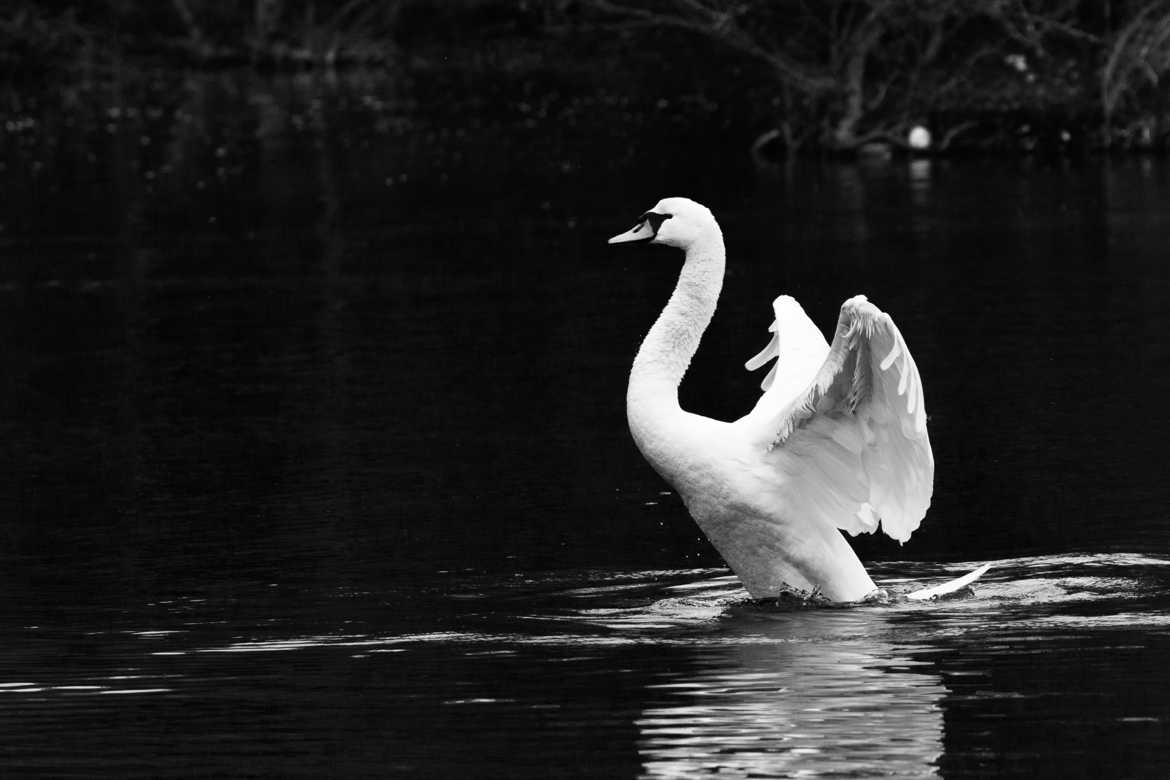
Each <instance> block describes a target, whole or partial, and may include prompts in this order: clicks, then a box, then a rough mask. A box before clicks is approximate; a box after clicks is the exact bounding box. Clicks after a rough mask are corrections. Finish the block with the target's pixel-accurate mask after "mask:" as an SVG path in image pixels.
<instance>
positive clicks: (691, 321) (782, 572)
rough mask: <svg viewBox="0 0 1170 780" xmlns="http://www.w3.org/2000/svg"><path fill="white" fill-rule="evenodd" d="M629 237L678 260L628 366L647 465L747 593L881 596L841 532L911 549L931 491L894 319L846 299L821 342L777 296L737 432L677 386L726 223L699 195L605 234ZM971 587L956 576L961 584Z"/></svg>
mask: <svg viewBox="0 0 1170 780" xmlns="http://www.w3.org/2000/svg"><path fill="white" fill-rule="evenodd" d="M627 242H646V243H651V244H663V245H666V246H671V247H676V248H678V249H681V250H682V251H683V252H684V253H685V260H684V261H683V266H682V271H681V272H680V273H679V278H678V283H677V285H676V286H675V289H674V293H673V294H672V295H671V296H670V300H669V301H668V302H667V304H666V307H665V308H664V309H663V310H662V313H661V314H660V315H659V316H658V319H657V320H656V321H655V322H654V325H653V326H652V327H651V328H650V331H649V333H647V334H646V337H645V339H644V340H643V341H642V346H641V348H640V349H639V350H638V353H637V356H636V357H635V358H634V363H633V366H632V368H631V369H630V379H629V385H628V388H627V391H626V417H627V420H628V422H629V427H630V433H631V434H632V436H633V439H634V442H635V444H636V445H637V447H638V449H639V450H640V451H641V453H642V455H643V456H644V457H645V458H646V460H647V461H648V462H649V463H650V465H651V466H652V467H653V468H654V470H655V471H657V472H658V473H659V475H661V476H662V477H663V478H664V479H665V480H666V481H667V482H669V483H670V484H671V485H672V486H673V487H674V488H675V490H676V491H677V492H678V494H679V496H680V497H681V498H682V500H683V502H684V503H685V504H686V507H687V509H688V511H689V512H690V514H691V516H692V517H693V518H694V519H695V521H696V523H698V525H699V528H700V529H702V531H703V533H704V534H706V536H707V538H708V539H709V540H710V541H711V543H712V544H713V545H714V546H715V548H716V549H717V550H718V551H719V553H720V554H721V555H722V556H723V558H724V560H725V561H726V562H727V564H728V565H729V566H730V567H731V569H732V571H734V572H735V574H736V576H738V577H739V579H740V581H741V582H742V583H743V585H744V588H745V589H746V590H747V591H748V593H749V594H750V595H751V596H752V598H755V599H767V598H774V597H777V596H779V595H781V594H782V593H786V592H792V591H793V590H795V591H798V592H804V593H806V594H820V595H822V596H823V597H825V598H827V599H830V600H832V601H840V602H852V601H861V600H865V599H868V598H874V597H878V596H880V595H881V594H882V591H880V590H879V589H878V587H877V586H876V585H875V584H874V581H873V580H872V579H871V578H870V576H869V574H868V573H867V572H866V570H865V567H864V566H863V565H862V563H861V561H860V560H859V559H858V557H857V554H856V553H855V552H854V551H853V548H852V547H850V545H849V543H848V541H846V539H845V537H844V536H843V535H842V533H841V531H847V532H848V533H850V534H852V535H856V534H858V533H861V532H863V531H864V532H869V533H872V532H874V531H876V530H877V529H878V527H879V525H880V527H881V529H882V531H884V532H885V533H886V534H887V535H888V536H890V537H892V538H893V539H896V540H897V541H899V542H905V541H906V540H908V539H909V538H910V535H911V534H912V533H913V532H914V531H915V530H916V529H917V528H918V525H919V523H920V522H921V521H922V518H923V516H924V515H925V514H926V510H927V507H929V506H930V499H931V494H932V492H933V488H934V456H933V455H932V453H931V449H930V437H929V435H928V433H927V430H926V407H925V401H924V398H923V392H922V378H921V377H920V376H919V373H918V368H917V366H916V365H915V363H914V358H913V357H912V356H911V355H910V350H909V348H908V347H907V346H906V341H905V339H903V338H902V334H901V333H900V332H899V331H898V328H897V326H896V325H895V324H894V321H893V320H892V319H890V317H889V315H888V314H886V313H884V312H882V311H880V310H879V309H878V308H877V307H876V306H874V305H873V304H872V303H870V302H869V301H868V300H866V298H865V296H863V295H858V296H855V297H853V298H850V299H849V300H847V301H845V303H844V304H843V305H842V306H841V313H840V317H839V318H838V320H837V330H836V332H835V333H834V335H833V343H832V345H830V344H828V343H826V341H825V338H824V336H822V335H821V332H820V331H819V330H818V329H817V327H816V326H815V325H814V324H813V322H812V320H810V319H809V317H808V315H806V314H805V312H804V309H802V308H801V306H800V304H798V303H797V302H796V301H795V300H793V299H792V298H791V297H789V296H787V295H781V296H780V297H779V298H776V300H775V301H774V302H773V304H772V309H773V314H774V321H773V323H772V326H771V327H770V328H769V330H770V331H771V333H772V337H771V341H770V342H769V343H768V345H767V346H766V347H765V348H764V349H763V351H761V352H760V353H759V354H758V355H756V356H755V357H753V358H751V359H750V360H748V361H747V364H746V367H747V368H748V370H755V369H758V368H760V367H761V366H763V365H765V364H766V363H768V362H769V361H771V360H773V359H775V360H776V363H775V365H773V366H772V369H771V371H770V372H769V373H768V375H767V376H766V378H765V379H764V381H763V384H762V385H761V388H762V390H763V392H762V394H761V395H760V397H759V400H758V401H757V402H756V405H755V407H754V408H753V409H752V410H751V411H750V412H748V413H747V414H746V415H744V416H743V417H741V418H739V419H738V420H735V421H734V422H722V421H719V420H713V419H711V418H708V417H703V416H701V415H697V414H693V413H691V412H688V411H686V410H684V409H682V408H681V407H680V406H679V402H678V388H679V384H680V383H681V382H682V379H683V375H684V374H685V373H686V370H687V367H688V366H689V365H690V362H691V358H692V357H693V356H694V354H695V351H696V350H697V349H698V346H699V340H700V339H701V338H702V335H703V332H704V331H705V330H706V329H707V325H708V324H709V323H710V322H711V318H712V316H713V315H714V313H715V306H716V303H717V301H718V299H719V292H720V290H721V288H722V286H723V272H724V263H725V255H726V252H725V250H724V245H723V234H722V233H721V231H720V229H719V224H718V223H717V222H716V221H715V217H714V215H712V213H711V211H710V210H708V209H707V208H706V207H705V206H702V205H700V204H699V203H696V202H695V201H693V200H690V199H687V198H665V199H663V200H660V201H658V203H657V204H655V206H654V208H652V209H650V210H649V211H647V212H645V213H644V214H643V215H642V216H641V217H639V218H638V220H637V223H636V224H635V226H634V227H633V228H632V229H630V230H628V231H626V232H624V233H621V234H619V235H616V236H614V237H613V238H611V239H609V243H611V244H620V243H627ZM984 570H985V569H984ZM972 574H975V573H972ZM979 574H982V571H980V572H979ZM977 576H978V575H977V574H975V576H974V577H973V576H972V575H971V574H969V575H967V576H966V577H962V578H959V579H958V580H955V581H954V583H955V585H956V588H958V587H963V586H965V585H966V584H967V583H968V582H970V581H973V579H975V578H977ZM960 582H961V584H959V583H960ZM953 589H955V588H951V589H950V590H953ZM946 592H949V591H948V590H947V586H938V587H935V588H928V589H925V590H923V591H920V592H918V593H917V594H911V597H917V598H927V597H933V596H936V595H941V594H942V593H946Z"/></svg>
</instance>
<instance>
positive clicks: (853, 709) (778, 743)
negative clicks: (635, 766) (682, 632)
mask: <svg viewBox="0 0 1170 780" xmlns="http://www.w3.org/2000/svg"><path fill="white" fill-rule="evenodd" d="M721 629H722V630H723V631H730V632H731V633H733V634H736V635H742V636H744V637H745V639H747V640H748V641H746V642H744V643H743V644H733V645H731V646H721V647H718V648H711V649H709V650H707V651H706V652H705V653H703V654H702V656H701V657H699V658H697V659H696V660H695V663H694V666H693V668H687V669H686V672H685V673H683V674H679V675H677V676H672V675H670V674H669V673H664V674H663V676H662V677H663V679H662V681H661V682H659V683H657V684H655V685H653V686H652V687H653V689H654V691H655V692H656V693H660V694H664V696H662V698H661V699H659V700H657V701H656V703H655V705H654V706H651V707H648V708H647V709H646V710H645V711H644V712H643V714H642V716H641V717H639V718H638V720H637V725H638V729H639V733H640V738H639V740H638V750H639V753H640V754H641V756H642V758H643V761H644V762H645V771H646V773H647V774H648V775H650V776H655V777H696V776H700V775H708V774H718V775H719V776H728V777H778V776H793V775H797V774H799V775H801V776H826V775H833V776H836V775H852V776H862V775H889V776H895V777H921V776H931V775H934V774H936V772H937V767H936V763H937V761H938V757H939V755H940V754H941V753H942V749H943V748H942V729H943V725H942V723H943V720H942V711H941V708H940V701H941V699H942V697H943V696H944V695H945V693H946V689H945V687H944V686H943V685H942V683H941V681H940V679H939V677H938V675H937V673H935V672H933V671H932V670H931V668H930V666H929V665H928V664H927V663H925V662H923V661H916V660H913V659H911V658H909V657H907V656H906V655H904V654H903V653H901V652H900V651H899V649H898V648H897V647H896V646H894V645H893V644H891V643H889V642H886V641H883V639H882V638H881V635H882V634H884V633H886V632H888V631H889V630H890V626H889V625H888V624H887V623H886V621H885V619H884V617H883V616H882V615H881V614H880V613H877V612H874V611H864V612H859V613H858V614H855V615H853V614H850V615H841V614H824V613H823V612H818V613H815V614H786V615H783V616H780V617H768V616H758V617H755V618H754V619H748V620H740V619H734V620H728V621H724V622H723V623H722V625H721Z"/></svg>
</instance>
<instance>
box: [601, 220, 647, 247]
mask: <svg viewBox="0 0 1170 780" xmlns="http://www.w3.org/2000/svg"><path fill="white" fill-rule="evenodd" d="M652 238H654V226H653V225H651V224H650V220H648V219H643V220H642V221H641V222H639V223H638V224H637V225H635V226H634V227H633V228H631V229H630V230H627V231H626V232H625V233H618V234H617V235H616V236H614V237H613V238H611V239H610V240H609V243H611V244H625V243H628V242H630V241H649V240H650V239H652Z"/></svg>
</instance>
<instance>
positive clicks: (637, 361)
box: [626, 227, 725, 445]
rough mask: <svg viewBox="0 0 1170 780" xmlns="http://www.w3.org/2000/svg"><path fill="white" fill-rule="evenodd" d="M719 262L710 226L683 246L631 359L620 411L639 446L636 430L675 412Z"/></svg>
mask: <svg viewBox="0 0 1170 780" xmlns="http://www.w3.org/2000/svg"><path fill="white" fill-rule="evenodd" d="M724 262H725V251H724V248H723V236H722V235H721V234H720V232H719V229H718V228H717V227H715V228H713V229H712V230H711V231H710V232H709V234H708V235H707V236H705V237H704V238H703V240H700V241H697V242H696V243H695V244H692V245H691V247H690V248H689V249H688V250H687V257H686V262H684V263H683V268H682V272H681V273H680V274H679V277H678V284H677V285H675V288H674V293H673V294H672V295H671V296H670V301H668V302H667V304H666V308H664V309H663V310H662V313H661V314H660V315H658V319H657V320H656V321H655V323H654V325H653V326H652V327H651V328H650V332H649V333H647V334H646V338H645V339H644V340H643V341H642V346H641V348H640V349H639V350H638V356H637V357H635V358H634V366H633V368H632V369H631V370H630V384H629V387H628V389H627V391H626V411H627V415H628V417H629V421H630V427H631V429H633V431H634V435H635V438H636V439H639V445H642V444H643V442H642V441H641V440H640V439H642V438H643V437H642V436H640V435H639V434H640V433H643V431H642V430H640V429H644V428H645V427H646V426H647V425H650V426H653V425H655V422H656V421H662V420H664V419H668V418H669V417H670V416H672V415H675V414H678V413H679V412H680V411H681V410H680V408H679V404H678V386H679V384H680V383H681V382H682V378H683V375H684V374H686V371H687V367H688V366H690V364H691V358H693V357H694V355H695V351H696V350H698V348H699V340H700V339H701V338H702V337H703V331H705V330H706V329H707V325H708V324H709V323H710V322H711V317H712V316H713V315H714V314H715V305H716V303H717V302H718V301H719V291H720V290H721V289H722V288H723V268H724Z"/></svg>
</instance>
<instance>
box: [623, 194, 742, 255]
mask: <svg viewBox="0 0 1170 780" xmlns="http://www.w3.org/2000/svg"><path fill="white" fill-rule="evenodd" d="M720 237H721V235H720V232H719V225H718V224H717V223H716V222H715V217H714V215H712V214H711V210H710V209H708V208H707V207H706V206H704V205H702V204H699V203H695V202H694V201H693V200H691V199H690V198H663V199H662V200H660V201H658V202H657V203H656V204H654V208H652V209H650V210H649V211H647V212H646V213H645V214H643V215H642V216H640V217H638V222H637V224H635V225H634V227H632V228H631V229H629V230H627V231H626V232H625V233H620V234H618V235H616V236H614V237H613V238H611V239H610V240H609V243H611V244H624V243H627V242H630V241H645V242H647V243H650V244H664V245H666V246H673V247H678V248H679V249H682V250H687V249H690V248H691V247H692V246H694V245H695V244H697V243H699V242H702V241H710V240H711V239H713V238H720Z"/></svg>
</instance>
